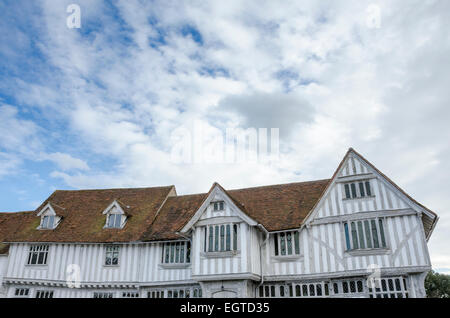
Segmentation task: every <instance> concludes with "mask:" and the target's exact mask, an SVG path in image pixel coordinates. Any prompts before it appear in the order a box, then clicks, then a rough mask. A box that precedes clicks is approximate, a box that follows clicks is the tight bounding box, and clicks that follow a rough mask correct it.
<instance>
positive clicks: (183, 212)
mask: <svg viewBox="0 0 450 318" xmlns="http://www.w3.org/2000/svg"><path fill="white" fill-rule="evenodd" d="M206 196H207V194H206V193H202V194H193V195H180V196H176V197H170V198H168V199H167V201H166V202H165V203H164V206H163V208H162V209H161V211H160V212H159V213H158V216H157V217H156V219H155V221H154V222H153V224H152V225H151V226H150V228H149V229H148V231H147V232H146V233H145V234H144V235H143V237H142V240H143V241H153V240H172V239H179V238H180V235H177V234H176V232H177V231H179V230H180V229H181V227H182V226H183V225H184V224H185V223H186V222H188V221H189V219H190V218H191V217H193V216H194V214H195V212H196V211H197V209H198V208H199V207H200V205H201V204H202V201H203V200H204V199H205V197H206Z"/></svg>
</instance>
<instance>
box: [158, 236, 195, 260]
mask: <svg viewBox="0 0 450 318" xmlns="http://www.w3.org/2000/svg"><path fill="white" fill-rule="evenodd" d="M190 262H191V242H189V241H185V242H171V243H164V246H163V255H162V263H165V264H177V263H190Z"/></svg>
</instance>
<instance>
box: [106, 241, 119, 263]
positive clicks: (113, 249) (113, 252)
mask: <svg viewBox="0 0 450 318" xmlns="http://www.w3.org/2000/svg"><path fill="white" fill-rule="evenodd" d="M105 265H107V266H115V265H119V246H117V245H111V246H106V249H105Z"/></svg>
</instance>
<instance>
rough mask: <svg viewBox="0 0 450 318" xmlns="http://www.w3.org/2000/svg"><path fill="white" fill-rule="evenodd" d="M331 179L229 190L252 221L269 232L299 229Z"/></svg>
mask: <svg viewBox="0 0 450 318" xmlns="http://www.w3.org/2000/svg"><path fill="white" fill-rule="evenodd" d="M329 182H330V179H325V180H317V181H308V182H296V183H288V184H278V185H271V186H263V187H255V188H245V189H237V190H228V191H227V193H228V194H229V195H230V196H231V197H232V198H233V200H234V201H237V202H239V204H240V205H241V206H243V208H244V209H245V211H244V212H246V213H247V214H248V215H249V216H250V217H251V218H253V219H254V220H256V221H258V222H259V223H261V224H262V225H263V226H264V227H265V228H266V229H267V230H268V231H277V230H287V229H293V228H298V227H300V225H301V224H302V222H303V220H304V218H305V216H306V215H307V214H308V212H309V211H310V210H311V209H312V208H313V206H314V204H315V203H316V202H317V200H319V198H320V197H321V196H322V193H323V191H324V190H325V187H326V186H327V184H328V183H329Z"/></svg>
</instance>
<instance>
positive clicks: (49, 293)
mask: <svg viewBox="0 0 450 318" xmlns="http://www.w3.org/2000/svg"><path fill="white" fill-rule="evenodd" d="M36 298H53V290H37V291H36Z"/></svg>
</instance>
